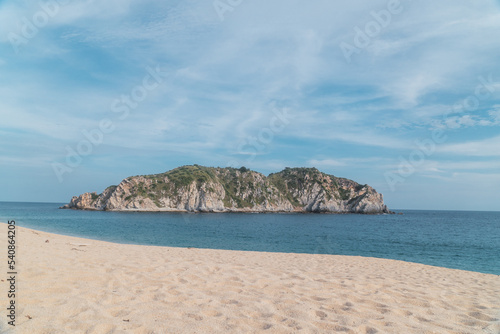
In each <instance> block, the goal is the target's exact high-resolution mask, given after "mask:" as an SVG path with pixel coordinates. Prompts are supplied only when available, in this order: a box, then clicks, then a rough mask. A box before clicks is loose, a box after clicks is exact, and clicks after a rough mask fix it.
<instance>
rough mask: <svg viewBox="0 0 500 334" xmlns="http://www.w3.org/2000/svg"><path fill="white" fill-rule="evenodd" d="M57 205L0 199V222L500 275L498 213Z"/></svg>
mask: <svg viewBox="0 0 500 334" xmlns="http://www.w3.org/2000/svg"><path fill="white" fill-rule="evenodd" d="M61 205H63V203H11V202H0V221H2V222H7V220H15V221H16V223H17V225H18V226H22V227H27V228H32V229H36V230H41V231H46V232H51V233H58V234H64V235H70V236H77V237H83V238H90V239H98V240H104V241H111V242H117V243H126V244H138V245H157V246H171V247H195V248H213V249H229V250H249V251H265V252H283V253H309V254H335V255H358V256H367V257H376V258H385V259H395V260H402V261H409V262H417V263H423V264H428V265H433V266H440V267H446V268H453V269H463V270H469V271H476V272H481V273H489V274H495V275H500V255H499V254H500V212H473V211H420V210H418V211H417V210H401V211H398V212H402V213H403V214H402V215H398V214H396V215H353V214H348V215H336V214H296V213H294V214H276V213H273V214H267V213H266V214H251V213H223V214H222V213H221V214H218V213H203V214H201V213H196V214H194V213H144V212H141V213H136V212H126V213H125V212H100V211H75V210H60V209H58V207H59V206H61ZM2 235H4V236H5V237H6V235H7V230H5V233H2ZM18 244H19V247H22V239H21V238H18Z"/></svg>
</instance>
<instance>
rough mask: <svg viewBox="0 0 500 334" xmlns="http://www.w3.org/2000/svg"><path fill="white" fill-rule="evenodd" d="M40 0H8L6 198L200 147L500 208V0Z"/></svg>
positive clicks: (1, 104) (423, 197) (98, 183)
mask: <svg viewBox="0 0 500 334" xmlns="http://www.w3.org/2000/svg"><path fill="white" fill-rule="evenodd" d="M45 4H46V5H43V6H42V5H41V3H40V2H37V1H5V0H4V1H0V116H1V118H0V119H1V122H0V188H1V191H0V200H1V201H40V202H67V201H69V199H70V198H71V196H73V195H77V194H80V193H83V192H87V191H97V192H101V191H102V190H103V189H104V188H106V187H107V186H108V185H111V184H118V183H119V182H120V181H121V180H122V179H123V178H125V177H128V176H131V175H139V174H152V173H159V172H164V171H166V170H170V169H172V168H175V167H177V166H180V165H185V164H194V163H197V164H202V165H207V166H242V165H244V166H246V167H249V168H251V169H254V170H257V171H259V172H262V173H264V174H269V173H271V172H276V171H279V170H281V169H283V168H284V167H287V166H288V167H294V166H315V167H317V168H319V169H320V170H321V171H324V172H326V173H330V174H334V175H337V176H341V177H347V178H351V179H354V180H356V181H358V182H360V183H368V184H370V185H372V186H373V187H375V188H376V189H377V190H378V191H379V192H382V193H383V194H384V198H385V201H386V203H387V204H388V205H389V207H390V208H394V209H443V210H454V209H459V210H500V192H499V191H498V189H499V188H500V67H499V61H500V41H499V39H498V36H500V4H499V2H498V1H488V0H485V1H480V2H479V1H472V0H469V1H460V0H458V1H457V0H454V1H451V0H443V1H439V2H431V1H419V2H417V1H411V0H401V1H397V0H390V1H374V0H355V1H349V2H346V1H325V0H317V1H307V2H306V1H294V0H287V1H284V0H283V1H281V0H276V1H272V2H271V3H270V2H269V1H259V0H253V1H249V0H241V1H235V0H233V1H227V0H220V1H219V0H217V1H215V2H214V1H212V0H208V1H194V0H185V1H144V0H141V1H135V0H104V1H94V0H83V1H76V0H75V1H71V0H70V1H62V0H60V1H56V0H49V1H48V2H47V1H46V2H45ZM89 138H90V139H89ZM419 143H420V144H419Z"/></svg>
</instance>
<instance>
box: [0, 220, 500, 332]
mask: <svg viewBox="0 0 500 334" xmlns="http://www.w3.org/2000/svg"><path fill="white" fill-rule="evenodd" d="M0 228H2V229H3V230H4V231H5V233H1V235H2V240H0V247H1V248H2V249H7V245H6V234H7V233H6V231H7V225H6V224H5V223H0ZM16 230H17V242H18V245H19V252H18V254H17V256H18V259H19V277H20V278H19V292H20V296H19V298H18V301H17V302H18V305H19V309H18V312H19V313H18V317H17V320H18V322H17V326H16V330H17V331H16V332H17V333H29V332H35V333H38V332H50V333H64V332H66V333H71V332H85V331H88V332H89V333H108V332H110V333H114V332H116V333H119V332H121V331H126V332H132V333H150V332H153V333H163V332H169V333H170V332H172V333H185V332H186V333H190V332H195V331H197V330H198V331H200V332H206V333H217V332H235V331H238V332H259V333H260V332H269V333H288V332H294V331H303V332H306V333H309V332H311V333H312V332H319V333H329V332H332V331H339V330H340V331H345V332H352V333H398V332H406V333H419V332H424V331H425V330H427V331H435V332H436V331H437V332H453V331H462V332H470V333H473V332H478V331H481V330H483V331H485V332H486V333H488V332H487V330H489V331H491V332H492V333H494V332H497V331H498V330H499V329H500V322H499V318H500V303H499V302H498V300H497V298H495V296H498V295H500V278H499V276H497V275H493V274H482V273H477V272H471V271H464V270H459V269H447V268H441V267H433V266H428V265H423V264H417V263H411V262H404V261H399V260H387V259H379V258H367V257H360V256H339V255H319V254H297V253H270V252H254V251H228V250H214V249H198V248H181V247H164V246H141V245H132V244H118V243H112V242H106V241H99V240H92V239H85V238H80V237H72V236H65V235H59V234H52V233H47V232H42V231H36V230H32V229H28V228H23V227H17V228H16ZM47 241H48V242H47ZM5 262H6V261H5ZM5 267H6V263H5V264H2V270H3V271H4V272H6V268H5ZM0 286H1V289H2V291H7V290H6V289H7V287H6V282H1V284H0ZM1 295H2V297H1V298H0V301H1V303H2V305H6V294H5V296H4V294H3V293H2V294H1ZM28 316H29V317H28ZM5 318H6V317H5V315H4V316H2V318H0V319H1V321H2V324H3V326H4V327H5V323H4V322H5Z"/></svg>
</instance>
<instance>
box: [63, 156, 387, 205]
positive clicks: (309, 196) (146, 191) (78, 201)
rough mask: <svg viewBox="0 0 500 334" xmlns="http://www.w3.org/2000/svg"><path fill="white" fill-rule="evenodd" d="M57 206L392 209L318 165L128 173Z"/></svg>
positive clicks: (375, 195)
mask: <svg viewBox="0 0 500 334" xmlns="http://www.w3.org/2000/svg"><path fill="white" fill-rule="evenodd" d="M61 209H79V210H102V211H175V212H325V213H327V212H329V213H364V214H382V213H392V212H391V211H389V209H388V208H387V206H386V205H385V204H384V200H383V197H382V194H379V193H377V192H376V191H375V189H373V188H372V187H370V186H369V185H366V184H364V185H362V184H359V183H357V182H354V181H352V180H348V179H344V178H340V177H336V176H333V175H328V174H325V173H322V172H320V171H319V170H317V169H316V168H285V169H284V170H283V171H281V172H279V173H274V174H270V175H269V176H265V175H264V174H261V173H258V172H255V171H252V170H249V169H247V168H245V167H242V168H239V169H236V168H220V167H217V168H215V167H204V166H199V165H193V166H183V167H179V168H175V169H173V170H171V171H168V172H166V173H162V174H155V175H142V176H132V177H128V178H126V179H124V180H123V181H122V182H121V183H120V184H119V185H118V186H110V187H108V188H107V189H106V190H104V191H103V192H102V193H101V194H97V193H95V192H93V193H85V194H82V195H80V196H74V197H73V198H72V199H71V202H70V203H69V204H66V205H65V206H63V207H61Z"/></svg>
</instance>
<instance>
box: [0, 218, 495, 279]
mask: <svg viewBox="0 0 500 334" xmlns="http://www.w3.org/2000/svg"><path fill="white" fill-rule="evenodd" d="M69 210H75V209H69ZM76 210H78V209H76ZM81 211H82V210H81ZM83 211H85V210H83ZM110 212H112V211H110ZM153 213H154V212H153ZM177 213H186V212H177ZM188 213H192V214H200V212H188ZM202 213H203V212H201V214H202ZM234 213H236V214H238V213H242V214H246V213H245V212H234ZM264 214H265V213H264ZM283 214H286V213H283ZM2 224H3V225H6V223H5V222H1V221H0V226H2ZM19 227H21V228H22V229H26V230H30V231H33V232H36V233H46V234H49V235H55V236H59V237H67V238H75V239H81V240H86V241H89V242H92V241H94V242H103V243H110V244H114V245H124V246H137V247H159V248H174V249H197V250H200V251H203V250H207V251H211V250H213V251H227V252H245V253H248V252H250V253H257V254H282V255H312V256H314V255H318V256H339V257H347V258H349V257H352V258H362V259H373V260H387V261H396V262H401V263H407V264H415V265H422V266H428V267H432V268H437V269H446V270H458V271H464V272H469V273H476V274H483V275H492V276H497V277H498V278H499V279H500V275H499V274H493V273H484V272H480V271H474V270H467V269H460V268H450V267H443V266H439V265H432V264H426V263H423V262H414V261H405V260H398V259H393V258H385V257H375V256H363V255H344V254H323V253H298V252H282V251H275V252H273V251H266V250H242V249H223V248H207V247H194V246H164V245H147V244H140V243H133V242H120V241H109V240H102V239H95V238H92V237H86V236H82V235H76V234H75V235H71V234H64V233H62V232H47V231H43V230H39V229H35V228H31V227H23V226H17V228H19Z"/></svg>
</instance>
